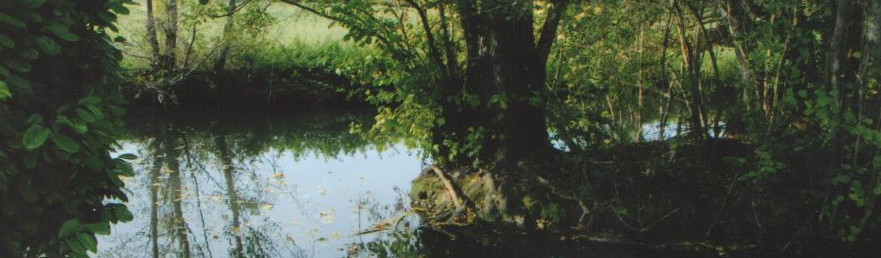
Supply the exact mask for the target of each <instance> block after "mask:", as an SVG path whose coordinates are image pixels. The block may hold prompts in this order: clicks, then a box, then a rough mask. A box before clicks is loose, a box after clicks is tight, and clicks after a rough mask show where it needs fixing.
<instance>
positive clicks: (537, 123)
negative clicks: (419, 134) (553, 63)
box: [459, 0, 567, 167]
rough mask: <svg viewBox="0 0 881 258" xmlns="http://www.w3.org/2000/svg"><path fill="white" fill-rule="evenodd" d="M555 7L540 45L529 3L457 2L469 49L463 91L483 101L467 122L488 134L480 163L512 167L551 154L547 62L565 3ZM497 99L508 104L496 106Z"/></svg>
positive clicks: (544, 28) (546, 23)
mask: <svg viewBox="0 0 881 258" xmlns="http://www.w3.org/2000/svg"><path fill="white" fill-rule="evenodd" d="M555 5H557V6H556V7H554V8H555V9H554V10H553V12H552V13H551V14H549V15H548V17H547V19H546V22H545V24H544V26H543V30H544V31H543V32H542V37H541V38H540V39H538V41H536V37H535V35H534V34H533V22H534V19H533V15H532V3H531V2H528V3H526V1H521V2H520V3H519V4H514V5H511V4H510V3H507V4H506V3H503V1H481V2H478V3H474V2H471V1H464V0H463V1H459V9H460V19H461V23H462V28H463V33H464V35H465V45H466V49H467V62H466V70H465V77H464V88H465V89H467V90H469V91H471V92H473V93H475V94H476V95H477V96H479V99H480V101H481V103H480V105H479V108H477V110H475V111H476V112H473V113H471V114H473V116H472V117H473V119H469V120H471V121H473V122H474V123H473V124H471V125H472V126H473V127H476V128H480V129H485V130H487V131H488V134H489V135H485V136H484V137H483V140H482V144H481V147H482V148H481V152H480V156H479V157H478V159H479V160H481V161H493V162H497V165H501V166H502V167H513V166H514V165H515V164H516V163H518V162H519V161H524V159H529V158H534V157H537V155H538V156H541V155H543V152H547V151H550V150H551V146H550V143H549V141H548V133H547V127H546V121H545V110H544V106H543V105H544V103H543V98H544V96H545V91H546V88H545V87H544V84H545V80H546V78H547V72H546V67H545V64H546V62H547V56H548V54H549V52H548V51H549V48H550V46H551V45H552V44H553V41H554V38H556V32H555V31H556V26H557V24H558V23H559V19H560V17H559V16H560V15H562V10H563V9H565V7H566V5H567V2H566V1H557V2H555ZM499 98H501V99H503V100H504V102H505V104H498V103H492V101H493V100H497V99H499Z"/></svg>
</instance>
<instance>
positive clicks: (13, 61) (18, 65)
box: [3, 58, 31, 73]
mask: <svg viewBox="0 0 881 258" xmlns="http://www.w3.org/2000/svg"><path fill="white" fill-rule="evenodd" d="M3 64H4V65H6V67H9V69H12V70H13V71H16V72H19V73H26V72H30V71H31V64H29V63H26V62H23V61H21V60H20V59H18V58H9V59H6V61H4V62H3Z"/></svg>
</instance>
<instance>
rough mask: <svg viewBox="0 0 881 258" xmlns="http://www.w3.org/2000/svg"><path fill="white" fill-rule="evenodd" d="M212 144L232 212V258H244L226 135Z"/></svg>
mask: <svg viewBox="0 0 881 258" xmlns="http://www.w3.org/2000/svg"><path fill="white" fill-rule="evenodd" d="M214 143H215V145H216V146H217V149H218V152H219V153H218V154H219V158H220V164H221V165H222V166H223V167H222V169H223V178H224V180H226V195H227V198H228V199H229V203H228V204H229V210H230V211H231V212H232V228H233V230H232V231H233V235H234V239H235V249H234V250H233V252H234V253H233V256H234V257H237V258H239V257H245V256H244V254H243V253H242V251H243V250H244V248H243V245H242V237H241V234H239V232H241V230H242V228H241V227H242V225H241V207H240V205H239V196H238V193H237V192H236V182H235V177H234V174H235V166H234V164H233V162H232V155H231V154H230V151H229V145H227V143H226V135H225V134H222V133H221V134H220V135H218V136H215V138H214Z"/></svg>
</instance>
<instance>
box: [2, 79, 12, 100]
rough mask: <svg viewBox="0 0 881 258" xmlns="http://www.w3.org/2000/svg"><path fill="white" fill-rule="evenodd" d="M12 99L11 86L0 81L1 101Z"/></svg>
mask: <svg viewBox="0 0 881 258" xmlns="http://www.w3.org/2000/svg"><path fill="white" fill-rule="evenodd" d="M11 97H12V92H9V86H8V85H6V82H4V81H0V100H4V99H8V98H11Z"/></svg>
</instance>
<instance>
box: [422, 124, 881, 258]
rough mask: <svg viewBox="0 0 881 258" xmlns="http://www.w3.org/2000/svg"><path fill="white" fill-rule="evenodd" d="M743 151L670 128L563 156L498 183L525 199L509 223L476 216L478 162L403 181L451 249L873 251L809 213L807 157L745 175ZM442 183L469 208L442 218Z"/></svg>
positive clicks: (480, 187) (812, 209)
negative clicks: (540, 170)
mask: <svg viewBox="0 0 881 258" xmlns="http://www.w3.org/2000/svg"><path fill="white" fill-rule="evenodd" d="M754 152H755V147H754V146H752V145H751V144H749V143H748V142H743V141H740V140H732V139H713V140H707V141H701V142H694V141H686V140H682V139H671V140H667V141H654V142H644V143H634V144H627V145H621V146H613V147H610V148H608V149H603V150H595V151H592V152H590V153H583V154H580V155H568V156H566V158H565V159H566V162H568V164H567V166H566V168H565V169H564V170H563V171H561V172H560V173H556V174H553V176H544V177H547V178H544V177H542V176H536V178H534V179H526V178H521V179H520V180H519V181H514V182H516V183H515V184H516V186H508V187H509V188H512V189H514V190H511V192H513V193H514V194H513V195H512V196H514V200H509V201H508V202H509V205H508V206H509V207H510V206H522V207H525V209H523V210H514V209H512V211H511V212H510V214H503V215H502V217H504V216H510V217H512V218H514V219H513V221H514V223H510V222H501V223H499V222H491V221H486V220H485V219H481V217H482V216H484V215H483V214H482V213H483V212H485V211H484V210H483V209H485V208H484V207H482V205H486V204H485V203H484V202H486V201H484V200H485V199H486V198H487V193H488V192H489V191H488V190H487V182H488V181H487V180H486V179H485V177H486V175H485V173H483V172H462V171H463V170H459V171H455V170H450V171H443V173H439V172H438V171H432V170H430V169H429V170H426V171H425V172H423V173H422V174H421V175H420V177H419V178H417V179H415V180H414V182H413V187H412V190H411V192H410V197H411V200H412V206H413V207H414V210H415V211H417V212H418V213H419V215H420V218H421V219H422V220H423V221H425V225H426V229H425V231H426V232H429V233H428V234H427V236H424V237H430V238H433V241H434V242H438V241H440V240H446V241H447V242H449V243H450V246H451V247H452V246H455V247H457V248H459V247H462V246H471V247H472V248H474V249H475V250H482V249H487V248H489V250H496V251H506V252H509V251H510V252H511V253H512V254H524V253H529V252H540V251H539V250H521V249H518V247H519V246H533V247H534V246H537V244H536V243H541V244H540V245H541V246H554V245H564V246H565V245H569V246H590V245H596V244H601V245H611V246H619V247H621V248H623V249H626V250H629V251H630V252H637V251H639V250H643V251H646V253H651V254H653V255H652V256H657V257H832V256H836V255H839V254H848V255H852V256H854V257H874V256H877V255H878V254H881V250H879V247H878V246H877V245H875V244H873V243H871V242H870V241H868V239H872V238H871V236H867V237H866V238H865V239H867V240H864V241H857V242H856V243H847V244H845V243H842V242H840V240H839V239H837V238H834V237H830V236H831V235H833V234H831V233H830V232H828V231H829V229H828V226H826V225H823V224H822V223H818V218H817V217H816V216H817V211H818V209H820V203H821V202H822V201H823V199H822V197H821V196H816V195H812V194H810V193H808V192H805V191H804V189H805V188H811V187H820V186H819V185H817V183H816V182H814V181H813V179H812V173H811V172H812V170H810V169H809V168H806V167H795V168H791V170H790V171H788V172H800V173H802V174H801V176H795V175H792V176H789V175H786V176H780V177H777V178H774V179H773V180H770V179H765V180H763V181H756V180H754V179H752V178H750V173H751V170H754V169H755V167H756V166H757V165H756V164H757V163H758V162H757V161H756V160H754V158H752V157H754V156H753V153H754ZM801 158H808V157H801ZM786 174H788V173H786ZM444 177H446V178H444ZM448 182H449V183H450V184H447V183H448ZM450 185H452V188H451V187H450ZM453 188H455V189H460V190H455V189H454V190H451V189H453ZM529 189H532V190H529ZM536 189H537V190H536ZM451 192H457V194H461V195H463V196H462V197H461V199H462V200H469V201H470V200H473V203H475V208H476V210H478V212H475V214H474V215H472V216H460V217H458V218H456V217H453V215H451V214H454V213H451V211H455V210H457V208H456V206H457V204H456V202H455V201H454V198H452V196H453V195H454V194H453V193H451ZM524 193H526V194H524ZM508 198H511V197H508ZM475 218H476V219H475ZM498 224H501V226H500V225H498ZM523 241H526V242H530V243H531V244H524V243H522V242H523ZM441 242H442V241H441ZM548 250H552V248H551V249H543V250H541V251H542V252H544V251H548ZM568 250H569V251H571V250H573V249H568ZM496 251H490V253H492V252H496ZM570 253H571V252H570ZM665 253H674V254H675V255H672V256H665ZM524 257H525V256H524ZM616 257H617V256H616ZM622 257H638V256H632V255H630V256H628V255H624V256H622Z"/></svg>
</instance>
